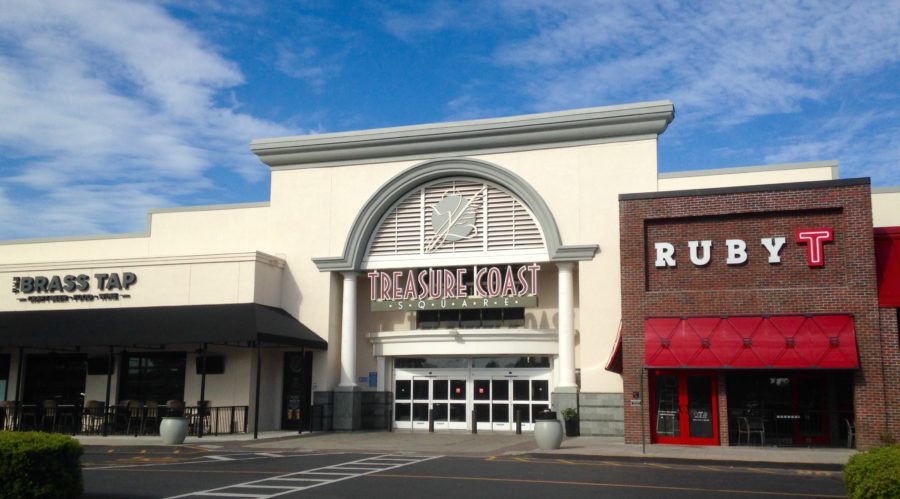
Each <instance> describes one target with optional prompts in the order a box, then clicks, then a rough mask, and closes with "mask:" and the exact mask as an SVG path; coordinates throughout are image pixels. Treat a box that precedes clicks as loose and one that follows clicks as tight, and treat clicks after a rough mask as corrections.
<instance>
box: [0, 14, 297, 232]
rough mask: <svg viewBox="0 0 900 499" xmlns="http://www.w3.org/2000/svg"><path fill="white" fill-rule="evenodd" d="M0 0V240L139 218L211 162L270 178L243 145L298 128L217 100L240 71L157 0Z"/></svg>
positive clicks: (122, 224) (194, 190) (114, 227)
mask: <svg viewBox="0 0 900 499" xmlns="http://www.w3.org/2000/svg"><path fill="white" fill-rule="evenodd" d="M0 11H2V12H3V15H2V16H0V116H2V117H4V118H3V119H2V120H0V189H2V191H0V209H3V210H12V211H11V212H7V211H4V216H3V217H2V218H3V219H4V221H3V222H2V223H0V238H4V239H5V238H17V237H31V236H52V235H67V234H79V233H95V232H109V231H122V230H124V231H129V232H130V231H135V230H140V229H141V228H143V226H144V221H145V218H146V209H147V208H148V207H153V206H167V205H173V204H180V203H178V202H177V201H176V200H177V198H178V197H179V196H188V195H197V194H202V193H203V191H204V190H206V189H210V188H211V187H212V186H213V183H214V182H213V180H212V179H211V175H213V173H214V171H215V169H216V168H227V169H229V170H232V171H234V172H236V173H238V174H239V175H241V176H242V177H243V178H245V179H247V180H251V181H260V180H262V179H264V178H266V169H265V167H264V166H263V165H261V164H260V163H259V162H258V160H256V158H255V157H254V156H253V155H252V154H251V153H250V151H249V148H248V147H247V143H248V142H249V141H250V140H251V139H252V138H257V137H266V136H277V135H286V134H294V133H296V131H295V130H293V131H292V130H287V129H285V128H284V127H282V126H280V125H277V124H274V123H271V122H268V121H265V120H261V119H258V118H255V117H253V116H251V115H248V114H245V113H241V112H238V111H237V108H236V106H235V105H234V104H233V103H232V102H227V99H226V98H223V94H225V93H226V92H227V90H228V89H230V88H234V87H236V86H238V85H241V84H242V83H243V81H244V80H243V75H242V73H241V71H240V69H239V68H238V67H237V66H236V65H235V64H233V63H232V62H230V61H228V60H226V59H224V58H223V57H222V56H221V55H219V53H217V51H216V50H215V48H214V47H211V46H210V45H209V44H208V43H206V42H205V41H204V39H203V38H201V37H200V36H199V35H198V34H197V33H195V32H193V31H191V30H190V29H188V28H187V27H186V26H185V25H184V24H182V23H181V22H179V21H177V20H176V19H174V18H173V17H172V16H171V15H169V13H168V12H166V10H164V9H163V8H161V7H159V6H157V5H154V4H150V3H146V2H127V1H117V2H100V1H80V2H50V1H46V2H45V1H21V2H17V1H9V0H2V1H0ZM220 101H225V102H224V103H223V102H220ZM7 215H13V216H7Z"/></svg>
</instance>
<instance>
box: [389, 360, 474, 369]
mask: <svg viewBox="0 0 900 499" xmlns="http://www.w3.org/2000/svg"><path fill="white" fill-rule="evenodd" d="M468 366H469V363H468V359H466V357H398V358H397V359H395V360H394V367H395V368H397V369H452V368H466V367H468Z"/></svg>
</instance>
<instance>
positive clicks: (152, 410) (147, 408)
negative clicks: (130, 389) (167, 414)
mask: <svg viewBox="0 0 900 499" xmlns="http://www.w3.org/2000/svg"><path fill="white" fill-rule="evenodd" d="M151 421H152V426H151ZM148 428H150V429H153V434H154V435H155V434H157V433H159V402H157V401H155V400H148V401H147V403H146V404H144V420H143V422H142V423H141V433H144V434H146V433H147V430H148Z"/></svg>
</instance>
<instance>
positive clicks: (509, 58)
mask: <svg viewBox="0 0 900 499" xmlns="http://www.w3.org/2000/svg"><path fill="white" fill-rule="evenodd" d="M505 7H506V9H507V10H506V13H507V15H509V16H512V17H516V18H519V19H526V20H528V21H529V22H531V23H532V24H533V29H534V31H535V34H534V35H533V36H529V37H527V38H525V39H524V40H514V41H510V42H508V43H506V44H504V45H503V46H501V47H500V48H499V49H498V51H497V53H496V57H497V61H498V63H499V64H502V65H506V66H508V67H512V68H518V69H520V70H522V71H523V76H522V78H523V79H526V80H527V81H529V82H530V84H529V86H528V89H529V93H530V95H531V96H532V97H533V98H534V99H535V102H536V107H537V108H540V109H561V108H566V107H577V106H584V105H596V104H597V103H598V102H622V101H625V100H629V99H633V98H634V96H635V95H636V94H638V95H640V94H643V95H646V98H647V99H655V98H671V99H673V100H674V101H675V102H676V103H677V104H678V105H679V106H680V107H681V108H682V109H688V110H689V111H690V113H691V116H692V117H693V118H695V119H705V118H708V117H711V116H712V117H715V118H719V119H721V120H722V121H723V122H726V123H733V122H738V121H742V120H746V119H749V118H752V117H755V116H760V115H766V114H772V113H784V112H791V111H794V110H796V109H797V108H798V106H799V105H801V104H802V103H803V102H804V101H805V100H820V99H824V98H827V97H829V96H832V95H833V92H834V91H835V89H837V88H839V86H840V84H841V82H842V79H843V78H845V77H848V76H859V75H865V74H867V73H870V72H873V71H877V70H878V69H880V68H882V67H884V66H885V65H888V64H894V63H896V62H898V61H900V24H898V23H897V22H896V20H897V19H898V18H900V3H897V2H873V1H869V2H865V1H856V2H834V1H825V2H804V1H779V2H766V1H755V2H753V1H747V2H703V3H700V4H684V3H681V2H673V1H659V2H651V1H643V2H641V1H635V2H557V1H549V0H548V1H538V0H535V1H529V2H523V1H511V2H507V3H506V4H505ZM535 73H537V74H538V75H540V76H539V77H538V78H533V76H534V74H535Z"/></svg>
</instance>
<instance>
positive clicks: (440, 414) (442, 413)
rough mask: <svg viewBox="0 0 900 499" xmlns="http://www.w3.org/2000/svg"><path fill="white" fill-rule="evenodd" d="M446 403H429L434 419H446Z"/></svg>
mask: <svg viewBox="0 0 900 499" xmlns="http://www.w3.org/2000/svg"><path fill="white" fill-rule="evenodd" d="M447 405H448V404H432V405H431V414H432V416H433V417H434V420H435V421H441V422H443V421H447Z"/></svg>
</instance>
